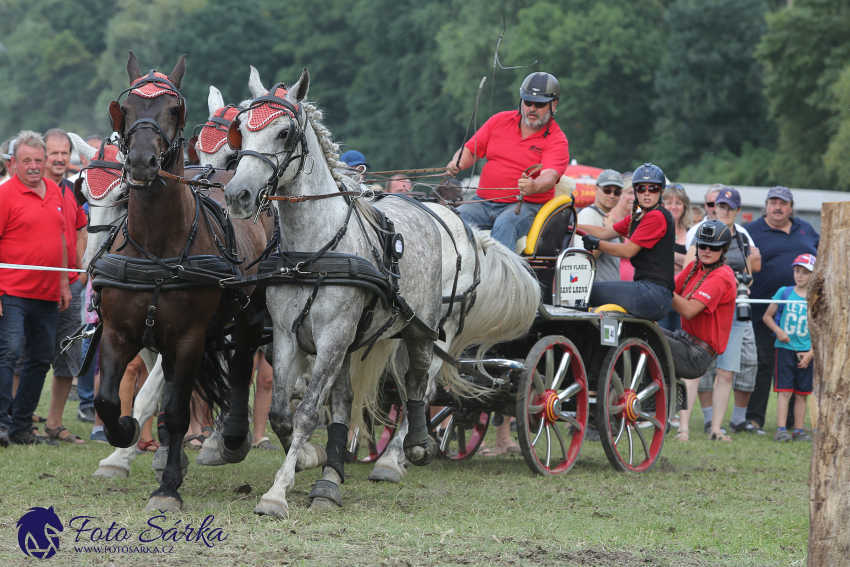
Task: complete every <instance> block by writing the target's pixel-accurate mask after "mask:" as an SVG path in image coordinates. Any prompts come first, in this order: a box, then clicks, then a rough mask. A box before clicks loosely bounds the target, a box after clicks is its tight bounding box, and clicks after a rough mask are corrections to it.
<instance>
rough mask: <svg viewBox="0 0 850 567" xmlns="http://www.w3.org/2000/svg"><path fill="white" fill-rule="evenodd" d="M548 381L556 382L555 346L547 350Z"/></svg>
mask: <svg viewBox="0 0 850 567" xmlns="http://www.w3.org/2000/svg"><path fill="white" fill-rule="evenodd" d="M546 380H549V381H550V383H551V382H553V381H554V380H555V345H552V348H548V349H546Z"/></svg>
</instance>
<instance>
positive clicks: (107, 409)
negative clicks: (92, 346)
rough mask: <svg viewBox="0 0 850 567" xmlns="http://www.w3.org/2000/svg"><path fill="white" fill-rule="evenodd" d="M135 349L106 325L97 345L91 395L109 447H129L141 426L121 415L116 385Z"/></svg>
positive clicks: (137, 437) (133, 443)
mask: <svg viewBox="0 0 850 567" xmlns="http://www.w3.org/2000/svg"><path fill="white" fill-rule="evenodd" d="M135 356H136V352H135V350H134V349H133V348H132V346H131V345H129V344H127V342H126V341H123V340H122V339H121V338H120V337H119V336H118V334H117V333H116V332H115V331H114V330H113V329H112V328H111V327H108V328H106V330H105V331H104V333H103V339H102V340H101V346H100V361H101V365H100V387H99V388H98V390H97V394H96V395H95V398H94V406H95V409H96V410H97V414H98V415H99V416H100V418H101V419H102V420H103V427H104V432H105V433H106V439H107V440H108V441H109V443H110V444H111V445H112V446H113V447H122V448H125V447H132V446H134V445H135V444H136V442H137V441H138V440H139V434H140V433H141V431H142V428H141V427H140V426H139V422H138V421H136V420H135V419H133V418H132V417H130V416H124V417H122V416H121V396H120V395H119V392H118V390H119V387H120V385H121V378H122V377H123V376H124V372H125V371H126V370H127V365H128V364H130V361H131V360H133V358H135Z"/></svg>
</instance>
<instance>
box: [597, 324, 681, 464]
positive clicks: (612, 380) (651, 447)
mask: <svg viewBox="0 0 850 567" xmlns="http://www.w3.org/2000/svg"><path fill="white" fill-rule="evenodd" d="M627 376H630V378H627V382H624V381H623V377H627ZM596 399H597V401H596V427H597V429H598V430H599V437H600V441H601V442H602V448H603V449H605V455H606V456H607V457H608V460H609V461H610V462H611V465H612V466H613V467H614V469H616V470H617V471H620V472H647V471H649V470H650V469H652V467H653V465H655V461H656V460H657V459H658V455H660V454H661V448H662V446H663V445H664V435H665V433H666V432H667V387H666V384H665V381H664V372H663V371H662V370H661V364H660V363H659V362H658V358H657V357H656V356H655V353H654V352H653V351H652V348H651V347H650V346H649V345H648V344H647V343H646V342H644V341H642V340H640V339H635V338H626V339H623V340H621V341H620V344H619V345H618V346H617V348H614V349H611V350H610V352H609V353H608V355H607V356H606V357H605V362H604V363H603V364H602V370H601V372H600V376H599V384H598V391H597V396H596ZM648 433H649V434H648ZM638 459H641V460H640V461H638Z"/></svg>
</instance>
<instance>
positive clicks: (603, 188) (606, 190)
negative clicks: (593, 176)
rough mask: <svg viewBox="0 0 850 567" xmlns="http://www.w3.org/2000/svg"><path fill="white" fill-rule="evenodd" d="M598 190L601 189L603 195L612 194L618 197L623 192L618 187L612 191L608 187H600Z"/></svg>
mask: <svg viewBox="0 0 850 567" xmlns="http://www.w3.org/2000/svg"><path fill="white" fill-rule="evenodd" d="M600 189H602V192H603V193H605V194H606V195H610V194H611V193H614V195H616V196H617V197H619V196H620V195H622V194H623V190H622V189H620V188H619V187H617V188H616V189H612V188H610V187H600Z"/></svg>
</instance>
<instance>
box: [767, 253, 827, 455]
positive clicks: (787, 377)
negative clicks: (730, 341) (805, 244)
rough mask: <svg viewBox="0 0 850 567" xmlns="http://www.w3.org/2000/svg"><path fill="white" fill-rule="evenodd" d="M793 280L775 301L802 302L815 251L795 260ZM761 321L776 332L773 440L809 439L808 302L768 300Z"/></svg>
mask: <svg viewBox="0 0 850 567" xmlns="http://www.w3.org/2000/svg"><path fill="white" fill-rule="evenodd" d="M792 266H793V267H794V283H795V284H796V285H794V286H793V287H792V286H787V287H781V288H779V290H777V292H776V294H775V295H774V296H773V299H775V300H778V301H786V300H790V301H795V300H796V301H805V300H806V296H807V295H808V291H809V290H808V288H809V280H810V279H811V277H812V270H814V269H815V256H814V254H801V255H799V256H797V258H796V259H795V260H794V262H793V264H792ZM763 321H764V324H765V325H767V327H768V328H769V329H770V330H772V331H773V332H774V333H775V334H776V365H775V367H774V368H775V373H774V388H773V391H774V392H778V394H779V397H778V399H777V402H776V412H777V417H776V421H777V424H778V428H777V432H776V436H775V437H774V439H775V440H776V441H780V442H782V441H791V440H794V441H811V440H812V438H811V437H809V435H808V434H807V433H806V432H805V431H803V422H804V420H805V419H806V396H808V395H809V394H811V393H812V382H813V378H814V369H813V366H812V356H813V354H812V337H811V335H810V334H809V322H808V305H807V304H806V303H782V304H777V303H771V304H770V306H769V307H768V308H767V312H765V314H764V318H763ZM791 394H797V396H796V397H795V398H794V433H793V434H791V435H789V434H788V429H787V427H786V421H787V417H788V405H789V403H790V402H791Z"/></svg>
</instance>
